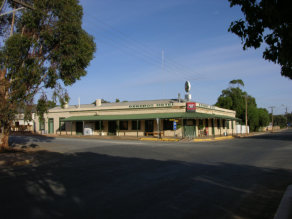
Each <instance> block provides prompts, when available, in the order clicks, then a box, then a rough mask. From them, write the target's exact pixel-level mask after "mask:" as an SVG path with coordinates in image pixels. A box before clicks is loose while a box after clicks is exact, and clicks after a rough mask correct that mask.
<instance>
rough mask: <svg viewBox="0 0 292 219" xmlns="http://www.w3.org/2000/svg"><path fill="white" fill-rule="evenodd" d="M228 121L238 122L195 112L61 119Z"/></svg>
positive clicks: (224, 117) (225, 117)
mask: <svg viewBox="0 0 292 219" xmlns="http://www.w3.org/2000/svg"><path fill="white" fill-rule="evenodd" d="M156 118H159V119H175V118H178V119H179V118H182V119H212V118H214V119H215V118H220V119H228V120H239V119H237V118H233V117H230V116H221V115H214V114H205V113H197V112H184V113H149V114H124V115H96V116H71V117H68V118H66V119H63V120H62V121H64V122H76V121H99V120H142V119H143V120H145V119H156Z"/></svg>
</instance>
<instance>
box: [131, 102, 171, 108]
mask: <svg viewBox="0 0 292 219" xmlns="http://www.w3.org/2000/svg"><path fill="white" fill-rule="evenodd" d="M172 106H173V103H155V104H134V105H129V108H132V109H141V108H156V107H172Z"/></svg>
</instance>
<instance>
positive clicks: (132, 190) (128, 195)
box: [0, 151, 292, 219]
mask: <svg viewBox="0 0 292 219" xmlns="http://www.w3.org/2000/svg"><path fill="white" fill-rule="evenodd" d="M32 153H34V154H33V155H32V157H33V162H32V164H31V165H27V166H20V167H7V166H6V167H4V168H3V167H2V168H1V169H0V186H1V190H0V202H1V207H0V208H1V217H2V218H127V219H128V218H236V217H237V218H262V219H264V218H273V216H274V213H275V212H276V209H277V206H278V204H279V202H280V200H281V197H282V195H283V192H284V190H285V189H286V187H287V186H288V185H289V184H291V182H292V178H291V176H292V172H291V171H287V170H281V169H265V168H257V167H252V166H244V165H233V164H227V163H219V164H214V165H211V164H210V165H207V164H198V163H183V162H177V161H157V160H147V159H138V158H121V157H113V156H107V155H102V154H96V153H76V154H60V153H54V152H46V151H38V152H32ZM28 155H29V154H28ZM28 155H27V156H28Z"/></svg>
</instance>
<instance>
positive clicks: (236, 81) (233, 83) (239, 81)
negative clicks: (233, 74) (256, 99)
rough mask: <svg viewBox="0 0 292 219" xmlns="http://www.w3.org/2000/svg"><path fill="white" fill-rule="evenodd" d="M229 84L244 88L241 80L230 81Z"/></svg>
mask: <svg viewBox="0 0 292 219" xmlns="http://www.w3.org/2000/svg"><path fill="white" fill-rule="evenodd" d="M229 84H232V85H235V84H237V85H241V86H242V87H244V83H243V81H242V80H241V79H237V80H236V79H235V80H232V81H230V82H229Z"/></svg>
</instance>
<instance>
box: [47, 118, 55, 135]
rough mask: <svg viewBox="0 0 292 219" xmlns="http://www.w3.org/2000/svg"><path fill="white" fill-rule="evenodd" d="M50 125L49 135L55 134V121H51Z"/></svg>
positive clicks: (51, 119)
mask: <svg viewBox="0 0 292 219" xmlns="http://www.w3.org/2000/svg"><path fill="white" fill-rule="evenodd" d="M48 125H49V127H48V131H49V134H54V119H53V118H50V119H49V124H48Z"/></svg>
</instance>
